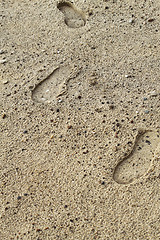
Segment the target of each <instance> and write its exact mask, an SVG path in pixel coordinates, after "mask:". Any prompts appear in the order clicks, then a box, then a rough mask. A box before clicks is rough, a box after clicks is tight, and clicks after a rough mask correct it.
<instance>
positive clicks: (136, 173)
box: [113, 130, 160, 184]
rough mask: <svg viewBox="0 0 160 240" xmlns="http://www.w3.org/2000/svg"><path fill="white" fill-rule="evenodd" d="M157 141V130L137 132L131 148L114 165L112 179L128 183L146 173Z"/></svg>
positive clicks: (158, 135) (159, 136)
mask: <svg viewBox="0 0 160 240" xmlns="http://www.w3.org/2000/svg"><path fill="white" fill-rule="evenodd" d="M159 143H160V134H159V132H158V130H157V131H144V132H139V134H138V135H137V137H136V139H135V144H134V147H133V150H132V151H131V152H130V154H129V155H128V156H127V157H125V158H124V159H123V160H122V161H121V162H120V163H118V165H117V166H116V168H115V171H114V174H113V179H114V180H115V181H116V182H117V183H119V184H128V183H131V182H133V181H134V180H136V179H138V178H139V177H141V176H143V175H144V174H145V173H147V171H148V170H149V168H150V165H151V162H152V159H153V158H154V154H155V150H156V148H157V146H158V144H159Z"/></svg>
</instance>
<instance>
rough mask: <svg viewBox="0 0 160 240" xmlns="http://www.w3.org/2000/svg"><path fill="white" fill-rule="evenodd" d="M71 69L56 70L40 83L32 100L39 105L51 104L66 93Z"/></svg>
mask: <svg viewBox="0 0 160 240" xmlns="http://www.w3.org/2000/svg"><path fill="white" fill-rule="evenodd" d="M70 73H71V69H69V68H68V67H60V68H57V69H55V70H54V71H53V72H52V73H51V74H50V75H49V76H48V77H47V78H45V79H44V80H43V81H42V82H40V83H39V84H38V85H37V86H36V87H35V88H34V90H33V92H32V99H33V101H35V102H39V103H49V102H51V101H54V100H56V98H57V97H59V96H60V95H62V94H64V93H65V91H66V87H67V86H66V84H67V83H66V81H67V79H68V78H69V76H70Z"/></svg>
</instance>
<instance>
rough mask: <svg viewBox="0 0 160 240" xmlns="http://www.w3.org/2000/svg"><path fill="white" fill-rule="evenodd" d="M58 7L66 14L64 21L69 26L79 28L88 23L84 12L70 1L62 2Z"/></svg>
mask: <svg viewBox="0 0 160 240" xmlns="http://www.w3.org/2000/svg"><path fill="white" fill-rule="evenodd" d="M57 8H58V9H59V10H60V11H61V12H62V13H63V14H64V16H65V20H64V21H65V23H66V25H67V26H68V27H70V28H79V27H83V26H84V25H85V24H86V19H85V16H84V13H82V12H81V11H80V10H78V9H76V8H75V7H74V6H73V4H71V3H70V2H60V3H59V4H58V5H57Z"/></svg>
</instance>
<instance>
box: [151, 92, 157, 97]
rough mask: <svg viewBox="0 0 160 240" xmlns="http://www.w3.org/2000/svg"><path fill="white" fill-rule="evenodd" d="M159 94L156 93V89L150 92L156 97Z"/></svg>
mask: <svg viewBox="0 0 160 240" xmlns="http://www.w3.org/2000/svg"><path fill="white" fill-rule="evenodd" d="M157 95H158V94H157V93H156V91H153V92H151V93H150V96H151V97H156V96H157Z"/></svg>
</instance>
